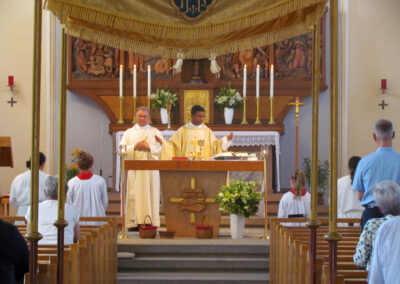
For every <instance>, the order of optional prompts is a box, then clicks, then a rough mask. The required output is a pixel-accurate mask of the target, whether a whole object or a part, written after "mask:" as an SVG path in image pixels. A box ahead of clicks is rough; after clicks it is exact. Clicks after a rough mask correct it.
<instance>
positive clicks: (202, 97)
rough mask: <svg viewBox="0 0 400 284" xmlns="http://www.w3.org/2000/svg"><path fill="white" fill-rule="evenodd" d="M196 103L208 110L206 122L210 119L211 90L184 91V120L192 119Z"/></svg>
mask: <svg viewBox="0 0 400 284" xmlns="http://www.w3.org/2000/svg"><path fill="white" fill-rule="evenodd" d="M194 105H201V106H202V107H204V109H205V110H206V119H205V120H204V122H205V123H208V122H209V119H210V91H209V90H185V91H184V92H183V111H184V115H183V119H184V122H185V123H186V122H189V121H190V120H191V113H190V111H191V109H192V106H194Z"/></svg>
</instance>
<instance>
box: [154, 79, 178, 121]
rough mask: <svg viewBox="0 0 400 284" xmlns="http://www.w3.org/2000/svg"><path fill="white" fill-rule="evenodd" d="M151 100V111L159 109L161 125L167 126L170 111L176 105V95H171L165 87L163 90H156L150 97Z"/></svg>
mask: <svg viewBox="0 0 400 284" xmlns="http://www.w3.org/2000/svg"><path fill="white" fill-rule="evenodd" d="M150 99H151V100H153V102H152V104H151V107H152V109H154V110H155V109H157V108H159V109H160V116H161V123H162V124H167V123H168V118H169V114H170V111H171V109H173V108H175V106H176V105H177V104H178V95H177V94H176V93H175V94H173V93H172V92H171V91H170V89H168V87H167V86H165V88H164V89H157V90H156V92H155V93H153V94H151V95H150Z"/></svg>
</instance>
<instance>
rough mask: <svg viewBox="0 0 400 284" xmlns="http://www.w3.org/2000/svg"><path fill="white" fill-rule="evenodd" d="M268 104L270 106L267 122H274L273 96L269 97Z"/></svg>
mask: <svg viewBox="0 0 400 284" xmlns="http://www.w3.org/2000/svg"><path fill="white" fill-rule="evenodd" d="M269 106H270V114H269V122H268V124H275V120H274V97H272V98H271V97H270V98H269Z"/></svg>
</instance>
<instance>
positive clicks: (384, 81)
mask: <svg viewBox="0 0 400 284" xmlns="http://www.w3.org/2000/svg"><path fill="white" fill-rule="evenodd" d="M386 83H387V80H386V79H381V88H380V90H381V95H383V94H384V93H385V92H386V89H387V85H386Z"/></svg>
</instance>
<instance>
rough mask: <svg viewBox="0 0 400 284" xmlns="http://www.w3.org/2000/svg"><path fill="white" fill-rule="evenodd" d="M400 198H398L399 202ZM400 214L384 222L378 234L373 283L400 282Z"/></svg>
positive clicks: (372, 275)
mask: <svg viewBox="0 0 400 284" xmlns="http://www.w3.org/2000/svg"><path fill="white" fill-rule="evenodd" d="M399 201H400V200H397V202H399ZM399 236H400V216H396V217H393V218H391V219H390V220H388V221H386V222H385V223H383V224H382V225H381V226H380V227H379V230H378V233H377V234H376V239H375V242H374V256H373V258H372V262H371V268H370V270H369V276H368V278H369V282H368V283H373V284H399V283H400V275H399V267H400V257H399V256H400V242H399Z"/></svg>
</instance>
